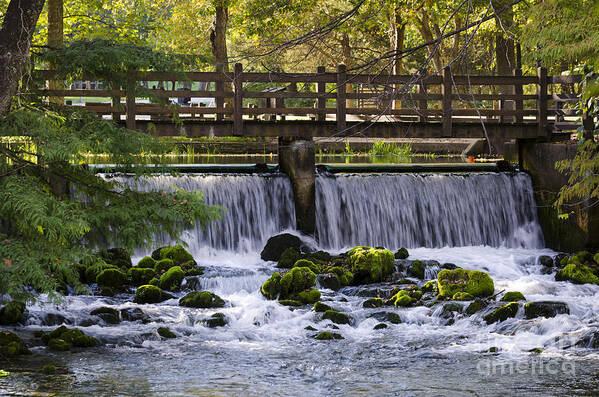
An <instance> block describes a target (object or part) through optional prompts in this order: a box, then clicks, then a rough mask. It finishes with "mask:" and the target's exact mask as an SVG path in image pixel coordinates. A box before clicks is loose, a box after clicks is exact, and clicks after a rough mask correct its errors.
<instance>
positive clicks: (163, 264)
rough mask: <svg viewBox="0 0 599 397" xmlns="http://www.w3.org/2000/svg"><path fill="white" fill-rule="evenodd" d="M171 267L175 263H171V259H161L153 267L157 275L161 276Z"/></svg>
mask: <svg viewBox="0 0 599 397" xmlns="http://www.w3.org/2000/svg"><path fill="white" fill-rule="evenodd" d="M173 266H175V262H173V261H172V260H171V259H161V260H159V261H158V262H156V265H154V271H155V272H156V273H157V274H162V273H164V272H166V271H167V270H168V269H170V268H171V267H173Z"/></svg>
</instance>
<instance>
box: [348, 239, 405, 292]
mask: <svg viewBox="0 0 599 397" xmlns="http://www.w3.org/2000/svg"><path fill="white" fill-rule="evenodd" d="M348 256H349V263H350V264H351V271H352V273H353V275H354V282H358V283H376V282H381V281H384V280H385V279H386V278H387V277H388V276H389V275H391V274H392V273H393V271H394V269H395V262H394V260H395V259H394V256H393V253H392V252H391V251H389V250H386V249H378V248H371V247H362V246H358V247H355V248H352V249H351V250H350V251H349V252H348Z"/></svg>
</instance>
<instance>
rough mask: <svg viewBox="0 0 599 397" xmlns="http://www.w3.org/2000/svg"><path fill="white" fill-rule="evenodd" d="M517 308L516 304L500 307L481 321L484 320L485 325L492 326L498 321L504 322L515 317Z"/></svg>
mask: <svg viewBox="0 0 599 397" xmlns="http://www.w3.org/2000/svg"><path fill="white" fill-rule="evenodd" d="M519 307H520V305H519V304H518V302H511V303H508V304H507V305H505V306H501V307H500V308H498V309H496V310H495V311H493V312H492V313H489V314H487V315H486V316H484V317H483V320H485V322H486V323H487V324H493V323H496V322H498V321H505V320H507V319H508V318H511V317H516V314H518V308H519Z"/></svg>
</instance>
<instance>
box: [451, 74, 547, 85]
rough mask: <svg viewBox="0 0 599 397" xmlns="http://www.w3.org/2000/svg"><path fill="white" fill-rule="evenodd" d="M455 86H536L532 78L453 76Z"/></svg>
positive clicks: (536, 80)
mask: <svg viewBox="0 0 599 397" xmlns="http://www.w3.org/2000/svg"><path fill="white" fill-rule="evenodd" d="M453 81H454V82H455V84H456V85H514V84H524V85H526V84H536V83H537V82H538V79H537V77H534V76H453Z"/></svg>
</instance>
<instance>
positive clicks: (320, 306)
mask: <svg viewBox="0 0 599 397" xmlns="http://www.w3.org/2000/svg"><path fill="white" fill-rule="evenodd" d="M327 310H333V308H332V307H331V306H329V305H325V304H324V303H322V302H316V303H315V304H314V311H315V312H319V313H324V312H326V311H327Z"/></svg>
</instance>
